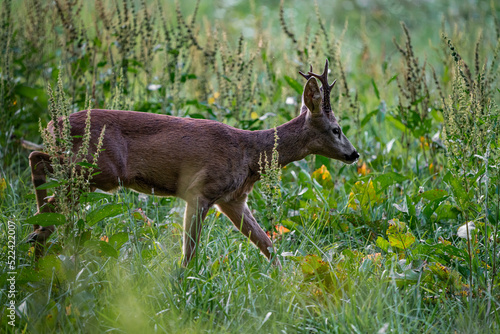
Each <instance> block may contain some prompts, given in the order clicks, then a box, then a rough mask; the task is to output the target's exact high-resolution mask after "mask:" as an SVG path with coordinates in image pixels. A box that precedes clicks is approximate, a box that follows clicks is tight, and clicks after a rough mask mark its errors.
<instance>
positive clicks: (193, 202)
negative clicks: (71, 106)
mask: <svg viewBox="0 0 500 334" xmlns="http://www.w3.org/2000/svg"><path fill="white" fill-rule="evenodd" d="M303 102H304V107H303V108H302V110H303V111H304V112H302V113H301V114H300V115H299V116H298V117H297V118H295V119H293V120H291V121H289V122H287V123H285V124H283V125H281V126H279V127H278V136H279V141H278V152H279V164H280V165H281V166H285V165H286V164H288V163H290V162H292V161H296V160H300V159H303V158H304V157H306V156H307V155H309V154H321V155H324V156H326V157H330V158H334V159H338V160H341V161H344V162H347V163H352V162H353V161H355V160H356V159H357V157H358V154H357V152H356V150H355V149H354V147H353V146H352V145H351V143H350V142H349V141H348V140H347V138H345V136H344V135H343V134H342V133H341V131H340V132H338V133H336V132H334V129H335V130H336V131H339V129H340V127H339V125H338V123H337V121H336V119H335V117H334V115H333V113H332V112H325V111H323V110H321V104H322V103H321V102H322V97H321V94H320V89H319V87H318V84H317V82H316V80H315V79H313V78H312V79H309V80H308V82H307V83H306V86H305V88H304V94H303ZM86 117H87V111H80V112H77V113H75V114H72V115H71V116H70V124H71V134H72V136H75V135H79V136H83V131H84V129H85V119H86ZM104 126H106V131H105V136H104V142H103V148H104V151H102V152H101V153H100V155H99V160H98V162H97V165H98V166H99V169H100V170H99V171H100V172H101V173H100V174H98V175H96V176H94V177H93V179H92V186H93V187H94V188H99V189H102V190H104V191H112V190H114V189H116V188H118V187H119V186H120V185H123V186H124V187H127V188H131V189H134V190H136V191H138V192H141V193H146V194H152V193H154V194H155V195H158V196H177V197H180V198H182V199H184V200H185V201H186V202H187V205H186V213H185V217H184V229H185V232H184V247H183V251H184V264H185V265H187V264H188V263H189V261H190V260H191V258H192V256H193V255H194V252H195V248H196V244H197V242H198V239H199V235H200V230H201V225H202V221H203V219H204V218H205V216H206V214H207V212H208V209H209V208H210V207H211V206H213V205H216V206H217V207H218V208H219V210H220V211H221V212H223V213H224V214H225V215H226V216H227V217H228V218H229V219H230V220H231V221H232V222H233V224H234V225H235V226H236V227H237V228H239V229H240V230H241V232H242V233H243V234H244V235H246V236H248V237H249V238H250V240H251V241H252V242H253V243H254V244H255V245H257V246H258V247H259V249H260V250H261V251H262V253H263V254H264V255H265V256H266V257H267V258H271V251H272V249H273V248H272V243H271V240H270V239H269V238H268V237H267V235H266V233H265V232H264V231H263V230H262V229H261V228H260V226H259V225H258V223H257V222H256V220H255V218H254V217H253V216H252V214H251V212H250V210H249V209H248V206H247V204H246V200H247V196H248V194H249V193H250V191H251V190H252V187H253V184H254V183H255V182H256V181H257V180H259V178H260V174H259V165H258V161H259V156H260V155H261V154H266V155H267V157H271V153H272V148H273V144H274V129H270V130H262V131H246V130H240V129H236V128H233V127H231V126H228V125H226V124H223V123H219V122H215V121H210V120H199V119H189V118H179V117H173V116H166V115H158V114H150V113H143V112H135V111H118V110H100V109H95V110H92V111H91V148H90V152H89V154H92V153H94V151H95V148H96V146H97V140H98V138H99V134H100V132H101V130H102V128H103V127H104ZM49 127H50V125H49ZM81 140H82V139H81V138H76V139H75V140H74V144H73V147H74V150H75V151H76V150H78V148H79V146H80V145H81ZM89 157H90V155H89ZM89 161H91V159H89ZM30 164H31V167H32V176H33V183H34V185H35V187H37V186H39V185H40V184H43V183H44V182H45V169H46V168H49V169H50V159H49V156H48V155H47V154H45V153H42V152H33V153H32V154H31V155H30ZM46 195H47V194H46V191H44V190H36V196H37V204H38V209H39V212H44V211H50V210H51V209H50V206H49V205H47V204H46V203H45V197H46ZM53 230H54V229H53V227H52V228H46V229H42V228H40V227H39V226H35V231H34V233H33V237H32V239H33V240H35V241H37V242H38V243H39V244H43V243H44V242H45V240H46V239H47V238H48V236H49V235H50V234H51V233H52V231H53ZM277 263H278V264H279V261H278V262H277Z"/></svg>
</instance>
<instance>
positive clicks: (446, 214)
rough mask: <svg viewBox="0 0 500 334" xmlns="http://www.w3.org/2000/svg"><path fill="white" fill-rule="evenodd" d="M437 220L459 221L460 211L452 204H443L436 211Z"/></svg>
mask: <svg viewBox="0 0 500 334" xmlns="http://www.w3.org/2000/svg"><path fill="white" fill-rule="evenodd" d="M436 214H437V219H436V221H439V220H445V219H457V218H458V215H459V214H460V210H459V209H458V208H457V207H456V206H454V205H451V204H442V205H440V206H439V207H438V208H437V209H436Z"/></svg>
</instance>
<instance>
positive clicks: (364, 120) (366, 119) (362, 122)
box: [361, 109, 378, 127]
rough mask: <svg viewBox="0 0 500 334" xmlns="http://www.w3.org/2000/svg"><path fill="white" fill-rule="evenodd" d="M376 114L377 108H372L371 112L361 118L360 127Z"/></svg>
mask: <svg viewBox="0 0 500 334" xmlns="http://www.w3.org/2000/svg"><path fill="white" fill-rule="evenodd" d="M376 114H378V109H377V110H374V111H372V112H370V113H369V114H368V115H366V116H365V117H364V118H363V120H362V121H361V127H364V126H365V125H366V123H368V122H369V121H370V119H371V118H372V117H373V116H375V115H376Z"/></svg>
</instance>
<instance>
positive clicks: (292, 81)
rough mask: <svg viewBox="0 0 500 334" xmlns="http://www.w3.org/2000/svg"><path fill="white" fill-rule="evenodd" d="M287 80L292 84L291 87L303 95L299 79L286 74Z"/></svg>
mask: <svg viewBox="0 0 500 334" xmlns="http://www.w3.org/2000/svg"><path fill="white" fill-rule="evenodd" d="M285 80H286V82H287V83H288V84H289V85H290V87H292V88H293V90H294V91H296V92H297V94H299V95H302V85H301V84H300V83H298V82H297V80H295V79H293V78H291V77H289V76H288V75H285Z"/></svg>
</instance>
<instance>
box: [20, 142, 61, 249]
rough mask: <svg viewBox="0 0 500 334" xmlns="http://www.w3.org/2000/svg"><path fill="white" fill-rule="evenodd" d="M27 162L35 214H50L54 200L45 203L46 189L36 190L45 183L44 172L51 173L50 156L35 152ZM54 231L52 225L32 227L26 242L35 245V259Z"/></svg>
mask: <svg viewBox="0 0 500 334" xmlns="http://www.w3.org/2000/svg"><path fill="white" fill-rule="evenodd" d="M29 160H30V167H31V179H32V181H33V186H34V187H35V196H36V205H37V208H38V211H37V213H36V214H40V213H43V212H52V211H53V207H54V206H53V202H54V200H53V199H52V198H51V199H49V200H48V201H47V190H46V189H37V188H38V187H39V186H41V185H42V184H44V183H45V182H46V181H47V176H46V172H49V173H52V172H53V169H52V166H51V165H50V156H49V155H48V154H47V153H43V152H38V151H35V152H32V153H31V154H30V156H29ZM54 230H55V227H54V226H53V225H51V226H46V227H44V226H40V225H33V233H31V234H30V235H29V236H28V239H27V242H34V243H35V256H36V257H37V258H38V257H40V256H41V255H42V254H43V250H44V246H45V242H46V241H47V239H48V238H49V236H50V235H51V234H52V232H54Z"/></svg>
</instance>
